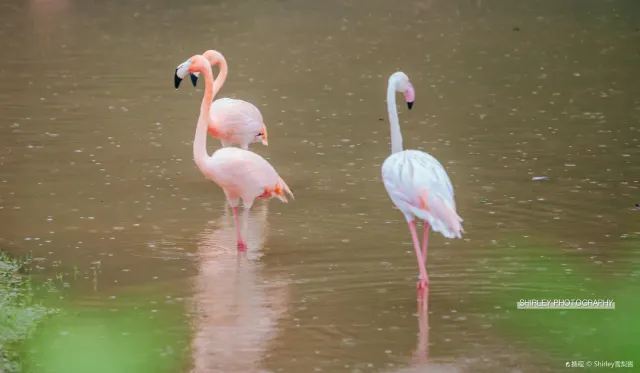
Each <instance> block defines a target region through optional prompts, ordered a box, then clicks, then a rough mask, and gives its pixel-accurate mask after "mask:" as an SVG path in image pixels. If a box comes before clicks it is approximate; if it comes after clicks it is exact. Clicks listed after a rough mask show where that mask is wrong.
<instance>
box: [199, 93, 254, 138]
mask: <svg viewBox="0 0 640 373" xmlns="http://www.w3.org/2000/svg"><path fill="white" fill-rule="evenodd" d="M208 132H209V134H210V135H212V136H213V137H216V138H218V139H219V140H220V141H222V146H224V147H227V146H230V145H231V144H238V145H240V147H242V148H243V149H248V148H249V144H251V143H253V142H256V141H262V143H263V144H265V145H267V140H266V139H267V128H266V126H265V125H264V123H263V120H262V114H261V113H260V110H258V108H257V107H255V106H254V105H253V104H252V103H250V102H247V101H243V100H237V99H233V98H226V97H225V98H219V99H217V100H215V101H213V103H212V104H211V113H210V122H209V127H208ZM260 136H261V137H262V138H260Z"/></svg>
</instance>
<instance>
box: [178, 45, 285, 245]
mask: <svg viewBox="0 0 640 373" xmlns="http://www.w3.org/2000/svg"><path fill="white" fill-rule="evenodd" d="M195 72H197V73H201V74H202V75H203V76H204V79H205V89H204V97H203V98H202V104H201V105H200V116H199V117H198V124H197V126H196V133H195V137H194V139H193V159H194V161H195V163H196V165H197V166H198V169H200V172H202V173H203V174H204V176H205V177H207V178H208V179H210V180H212V181H213V182H215V183H216V184H218V186H220V187H221V188H222V190H223V191H224V194H225V196H226V197H227V200H228V201H229V204H230V205H231V208H232V209H233V216H234V219H235V224H236V233H237V238H238V249H239V250H246V249H247V245H246V244H245V242H244V240H243V239H242V233H241V230H240V224H239V222H238V205H239V203H240V200H241V199H242V203H243V205H244V219H243V220H244V223H245V225H246V223H247V221H248V214H249V210H250V209H251V206H252V205H253V202H254V201H255V200H256V199H257V198H264V199H271V198H278V199H279V200H281V201H282V202H285V203H286V202H287V197H286V194H288V195H290V196H291V197H292V198H293V193H291V189H289V187H288V186H287V184H286V183H285V182H284V180H282V178H281V177H280V176H279V175H278V173H277V172H276V170H275V169H274V168H273V166H272V165H271V164H270V163H269V162H267V161H266V160H265V159H264V158H262V157H261V156H259V155H258V154H256V153H253V152H250V151H248V150H244V149H239V148H234V147H226V148H221V149H218V150H216V151H215V152H214V153H213V154H212V155H211V156H209V155H208V154H207V127H208V123H209V121H208V118H209V116H210V110H211V105H210V103H211V101H212V100H213V97H214V94H215V91H214V89H213V86H214V84H213V72H212V71H211V65H210V64H209V62H208V61H207V60H206V59H205V58H204V57H203V56H201V55H195V56H193V57H191V58H189V59H188V60H187V61H185V62H183V63H181V64H180V65H178V67H177V68H176V71H175V75H174V84H175V85H176V88H177V86H178V85H179V81H180V80H182V79H183V78H184V77H185V76H186V75H187V73H195ZM245 229H246V227H245Z"/></svg>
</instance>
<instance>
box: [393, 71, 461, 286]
mask: <svg viewBox="0 0 640 373" xmlns="http://www.w3.org/2000/svg"><path fill="white" fill-rule="evenodd" d="M396 92H402V93H403V94H404V97H405V100H406V101H407V106H408V107H409V110H411V107H412V106H413V101H414V99H415V91H414V89H413V85H412V84H411V82H410V81H409V77H407V75H406V74H405V73H403V72H396V73H393V74H391V76H390V77H389V85H388V87H387V110H388V112H389V122H390V126H391V155H390V156H389V157H388V158H387V159H386V160H385V161H384V163H383V164H382V180H383V182H384V187H385V189H386V190H387V193H389V197H391V201H392V202H393V203H394V204H395V205H396V207H397V208H398V209H399V210H400V211H401V212H402V213H403V214H404V217H405V219H407V223H408V224H409V230H410V231H411V239H412V240H413V247H414V249H415V251H416V258H417V260H418V267H419V268H420V274H419V276H418V279H419V280H418V284H417V286H418V297H421V296H422V295H423V292H424V290H425V289H426V288H428V286H429V278H428V277H427V270H426V268H425V263H426V258H427V242H428V236H429V227H431V228H433V230H434V231H436V232H441V233H442V234H443V235H444V236H445V237H447V238H454V237H457V238H461V237H462V232H464V230H463V229H462V225H461V224H460V223H461V222H462V221H463V220H462V218H460V216H458V214H457V213H456V203H455V201H454V198H453V186H452V185H451V180H449V176H448V175H447V172H446V171H445V170H444V168H443V167H442V165H441V164H440V162H438V160H437V159H435V158H434V157H432V156H431V155H429V154H427V153H425V152H421V151H419V150H403V149H402V134H401V133H400V124H399V123H398V110H397V108H396ZM416 217H418V218H420V219H422V220H424V238H423V243H422V251H420V241H419V239H418V235H417V233H416V225H415V222H414V220H415V218H416Z"/></svg>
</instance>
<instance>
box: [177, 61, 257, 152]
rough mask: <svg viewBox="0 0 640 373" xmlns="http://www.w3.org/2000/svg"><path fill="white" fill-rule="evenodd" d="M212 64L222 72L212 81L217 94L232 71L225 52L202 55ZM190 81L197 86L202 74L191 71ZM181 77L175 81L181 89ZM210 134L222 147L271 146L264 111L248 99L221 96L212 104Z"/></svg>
mask: <svg viewBox="0 0 640 373" xmlns="http://www.w3.org/2000/svg"><path fill="white" fill-rule="evenodd" d="M202 55H203V56H204V58H206V59H207V61H209V63H210V64H211V66H212V67H213V66H215V65H218V66H219V67H220V74H219V75H218V77H217V78H216V79H215V81H214V82H213V92H214V97H215V95H216V94H217V93H218V91H220V89H221V88H222V86H223V85H224V82H225V81H226V79H227V75H228V73H229V67H228V65H227V60H226V59H225V58H224V56H223V55H222V53H220V52H218V51H215V50H211V49H210V50H208V51H206V52H204V53H203V54H202ZM189 76H190V77H191V82H192V83H193V86H194V87H195V86H196V84H197V83H198V76H199V73H190V74H189ZM181 81H182V79H180V80H175V87H176V88H178V86H179V85H180V82H181ZM209 134H210V135H211V136H213V137H215V138H217V139H219V140H220V141H221V142H222V146H223V147H228V146H231V144H238V145H240V147H241V148H242V149H245V150H246V149H249V144H251V143H254V142H262V144H263V145H266V146H269V141H268V139H267V126H266V125H265V124H264V122H263V120H262V114H261V113H260V110H258V108H257V107H255V106H254V105H253V104H251V103H250V102H247V101H243V100H236V99H233V98H226V97H225V98H219V99H217V100H215V101H214V102H213V103H212V104H211V115H210V118H209Z"/></svg>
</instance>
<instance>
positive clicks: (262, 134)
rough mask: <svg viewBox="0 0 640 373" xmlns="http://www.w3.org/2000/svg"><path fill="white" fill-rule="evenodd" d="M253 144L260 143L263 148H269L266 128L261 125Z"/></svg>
mask: <svg viewBox="0 0 640 373" xmlns="http://www.w3.org/2000/svg"><path fill="white" fill-rule="evenodd" d="M253 142H261V143H262V145H264V146H269V139H268V138H267V126H265V125H264V124H263V125H262V129H261V130H260V132H258V134H257V135H256V138H255V139H254V140H253Z"/></svg>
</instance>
